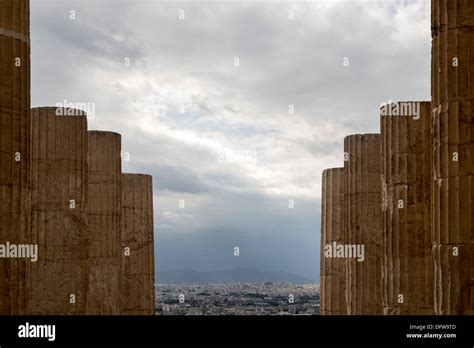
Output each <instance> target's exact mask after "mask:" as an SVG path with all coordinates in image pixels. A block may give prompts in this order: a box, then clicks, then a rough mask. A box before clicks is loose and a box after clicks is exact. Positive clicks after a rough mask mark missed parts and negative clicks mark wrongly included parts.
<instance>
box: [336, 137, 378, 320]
mask: <svg viewBox="0 0 474 348" xmlns="http://www.w3.org/2000/svg"><path fill="white" fill-rule="evenodd" d="M380 146H381V140H380V135H379V134H357V135H350V136H347V137H345V138H344V152H345V157H346V158H345V159H347V160H346V161H345V163H344V180H345V199H344V206H345V210H344V215H345V218H346V220H345V226H346V227H345V231H346V233H347V243H349V244H355V245H361V246H364V254H365V255H364V260H363V261H362V262H358V261H357V260H356V259H355V258H351V259H349V260H347V262H346V272H347V273H346V274H347V277H346V280H347V283H346V291H347V308H348V310H347V312H348V314H352V315H354V314H368V315H371V314H382V312H383V306H382V233H381V208H380V204H381V180H380V175H381V173H380V152H381V147H380Z"/></svg>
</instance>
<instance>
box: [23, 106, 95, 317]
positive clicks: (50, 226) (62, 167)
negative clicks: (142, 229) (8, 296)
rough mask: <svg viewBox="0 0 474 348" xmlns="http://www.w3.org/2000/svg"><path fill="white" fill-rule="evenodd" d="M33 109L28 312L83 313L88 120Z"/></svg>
mask: <svg viewBox="0 0 474 348" xmlns="http://www.w3.org/2000/svg"><path fill="white" fill-rule="evenodd" d="M57 110H58V111H63V109H56V108H55V107H48V108H35V109H32V110H31V128H32V129H31V243H34V244H37V245H38V252H39V257H38V262H34V263H31V266H30V274H29V286H30V298H29V309H28V312H29V314H84V312H85V303H86V284H87V268H86V266H87V258H86V255H87V254H86V251H87V249H86V241H87V240H86V236H87V206H86V202H87V199H86V194H87V118H86V116H85V114H84V113H83V112H81V111H79V110H75V114H77V116H57V114H61V113H57V112H56V111H57Z"/></svg>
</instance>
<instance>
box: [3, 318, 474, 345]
mask: <svg viewBox="0 0 474 348" xmlns="http://www.w3.org/2000/svg"><path fill="white" fill-rule="evenodd" d="M35 325H37V326H35ZM38 325H39V326H38ZM43 325H54V340H53V334H52V333H53V330H52V328H53V327H52V326H49V327H47V326H43ZM39 334H41V335H42V336H43V337H42V338H33V337H19V335H20V336H25V335H26V336H36V335H39ZM17 344H21V345H22V346H23V345H27V344H33V345H35V346H39V345H41V346H43V345H45V344H46V345H57V344H61V345H64V344H77V345H83V344H87V346H88V347H89V346H91V345H94V344H97V345H103V344H114V345H127V346H136V345H145V344H150V345H153V344H155V345H156V344H188V345H193V346H195V345H199V344H202V345H209V344H219V345H228V344H259V345H262V344H272V345H274V344H287V345H296V344H298V345H301V344H311V345H315V344H317V345H321V344H324V345H347V346H348V345H350V346H355V345H358V344H359V345H360V344H378V345H380V344H384V345H397V346H398V345H400V344H403V345H416V346H419V345H430V346H433V345H438V344H443V345H446V344H448V345H449V346H453V345H458V346H459V345H462V346H466V347H473V344H474V316H450V317H434V316H393V317H377V316H357V317H354V316H353V317H347V316H339V317H336V316H334V317H330V316H275V317H271V316H266V317H265V316H240V317H229V316H206V317H204V316H195V317H191V316H154V317H128V316H102V317H101V316H88V317H87V316H75V317H73V316H67V317H66V316H62V317H59V316H49V317H47V316H11V317H7V316H3V317H0V346H1V347H2V348H5V347H7V348H8V347H9V346H13V345H17Z"/></svg>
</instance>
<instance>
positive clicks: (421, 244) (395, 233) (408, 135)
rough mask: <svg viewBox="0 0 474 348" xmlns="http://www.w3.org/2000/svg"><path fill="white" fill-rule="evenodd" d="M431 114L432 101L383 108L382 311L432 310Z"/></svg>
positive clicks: (427, 312)
mask: <svg viewBox="0 0 474 348" xmlns="http://www.w3.org/2000/svg"><path fill="white" fill-rule="evenodd" d="M391 110H394V111H395V110H396V111H397V112H394V114H392V112H391ZM430 120H431V104H430V103H429V102H399V103H394V104H390V105H385V106H383V107H382V108H381V136H382V156H381V159H382V164H381V168H382V235H383V242H384V243H383V251H384V253H383V255H384V262H383V291H384V296H383V298H384V314H405V315H406V314H414V315H416V314H434V311H433V270H432V261H431V246H432V244H431V214H430V207H431V198H430V187H431V186H430V185H431V170H430V146H431V138H430Z"/></svg>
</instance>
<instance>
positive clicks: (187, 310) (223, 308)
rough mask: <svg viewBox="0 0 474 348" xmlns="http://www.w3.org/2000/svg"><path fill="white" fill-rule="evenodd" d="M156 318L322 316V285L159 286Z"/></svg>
mask: <svg viewBox="0 0 474 348" xmlns="http://www.w3.org/2000/svg"><path fill="white" fill-rule="evenodd" d="M155 298H156V306H155V313H156V315H319V284H292V283H272V282H265V283H223V284H157V285H156V286H155Z"/></svg>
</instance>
